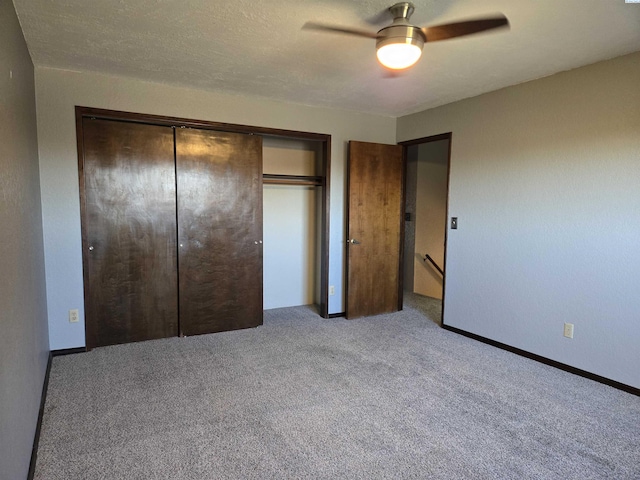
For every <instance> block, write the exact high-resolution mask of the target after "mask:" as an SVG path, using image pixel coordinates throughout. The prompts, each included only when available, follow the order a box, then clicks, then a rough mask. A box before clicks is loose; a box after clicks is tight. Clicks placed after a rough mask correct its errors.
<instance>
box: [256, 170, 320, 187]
mask: <svg viewBox="0 0 640 480" xmlns="http://www.w3.org/2000/svg"><path fill="white" fill-rule="evenodd" d="M323 180H324V179H323V178H322V177H311V176H306V175H274V174H271V173H265V174H263V175H262V183H264V184H268V185H312V186H322V184H323Z"/></svg>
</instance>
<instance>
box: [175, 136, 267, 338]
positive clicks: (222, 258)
mask: <svg viewBox="0 0 640 480" xmlns="http://www.w3.org/2000/svg"><path fill="white" fill-rule="evenodd" d="M176 172H177V185H178V231H179V237H178V238H179V244H180V245H179V257H178V258H179V259H178V264H179V267H178V268H179V272H178V277H179V285H180V287H179V296H180V330H181V332H182V333H183V334H184V335H196V334H201V333H213V332H221V331H226V330H236V329H240V328H248V327H255V326H257V325H261V324H262V139H261V137H258V136H254V135H244V134H236V133H222V132H215V131H211V130H197V129H177V130H176Z"/></svg>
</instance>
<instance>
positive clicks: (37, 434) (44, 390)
mask: <svg viewBox="0 0 640 480" xmlns="http://www.w3.org/2000/svg"><path fill="white" fill-rule="evenodd" d="M86 351H87V349H86V348H85V347H80V348H65V349H62V350H51V351H50V352H49V358H48V359H47V370H46V371H45V374H44V382H42V396H41V397H40V410H39V411H38V422H37V423H36V431H35V434H34V436H33V447H32V449H31V460H30V461H29V473H28V474H27V480H33V476H34V474H35V471H36V461H37V459H38V445H39V444H40V430H41V428H42V417H43V415H44V405H45V403H46V401H47V390H49V374H50V373H51V362H52V360H53V357H58V356H61V355H70V354H73V353H82V352H86Z"/></svg>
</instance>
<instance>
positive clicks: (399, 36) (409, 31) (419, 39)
mask: <svg viewBox="0 0 640 480" xmlns="http://www.w3.org/2000/svg"><path fill="white" fill-rule="evenodd" d="M424 42H425V38H424V34H423V33H422V30H420V29H419V28H418V27H414V26H413V25H391V26H389V27H386V28H383V29H382V30H380V31H379V32H378V36H377V37H376V48H381V47H384V46H385V45H389V44H392V43H406V44H409V45H416V46H417V47H419V48H420V49H422V47H423V46H424Z"/></svg>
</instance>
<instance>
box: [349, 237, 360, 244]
mask: <svg viewBox="0 0 640 480" xmlns="http://www.w3.org/2000/svg"><path fill="white" fill-rule="evenodd" d="M349 243H351V245H360V242H359V241H358V240H356V239H355V238H352V239H351V240H349Z"/></svg>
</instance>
